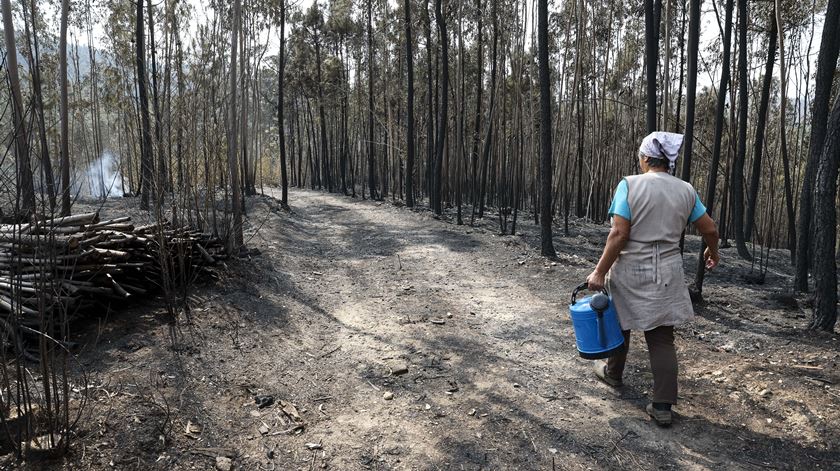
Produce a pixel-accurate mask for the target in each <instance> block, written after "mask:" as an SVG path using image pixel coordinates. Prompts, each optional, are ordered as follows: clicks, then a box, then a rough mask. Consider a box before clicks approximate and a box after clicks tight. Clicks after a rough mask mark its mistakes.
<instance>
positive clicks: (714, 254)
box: [694, 214, 720, 270]
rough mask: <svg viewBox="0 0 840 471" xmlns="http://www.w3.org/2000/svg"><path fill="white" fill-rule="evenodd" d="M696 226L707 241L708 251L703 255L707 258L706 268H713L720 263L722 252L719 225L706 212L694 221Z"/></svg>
mask: <svg viewBox="0 0 840 471" xmlns="http://www.w3.org/2000/svg"><path fill="white" fill-rule="evenodd" d="M694 227H695V228H697V232H699V233H700V235H701V236H703V241H704V242H706V252H705V253H704V254H703V256H704V258H705V259H706V268H707V269H709V270H711V269H713V268H715V267H716V266H718V263H720V252H719V250H718V243H719V242H720V234H718V230H717V225H716V224H715V221H714V220H712V218H711V217H709V215H708V214H704V215H703V216H702V217H701V218H700V219H698V220H696V221H694Z"/></svg>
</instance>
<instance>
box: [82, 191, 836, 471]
mask: <svg viewBox="0 0 840 471" xmlns="http://www.w3.org/2000/svg"><path fill="white" fill-rule="evenodd" d="M292 201H293V213H292V214H287V213H284V212H280V211H277V206H276V204H275V203H272V202H271V201H270V200H267V199H262V198H256V199H254V200H253V201H251V204H250V206H251V208H250V209H251V212H250V224H251V227H250V228H249V231H248V232H249V235H250V236H252V239H251V240H250V242H249V246H250V247H254V248H256V249H258V250H259V252H260V254H259V255H256V254H255V255H254V256H253V257H252V259H251V260H249V261H242V262H239V261H237V262H231V270H232V271H233V272H234V273H233V274H232V275H227V276H226V277H225V279H224V280H223V281H221V282H219V283H217V284H215V285H213V286H211V287H205V288H200V289H199V290H198V291H197V293H196V296H195V299H194V300H195V308H194V309H193V312H192V319H193V322H192V325H190V326H185V327H182V328H181V338H180V340H179V345H182V346H184V348H183V349H182V352H181V353H178V354H176V353H173V352H172V350H171V349H170V348H169V340H168V336H169V329H168V328H167V327H166V326H165V325H163V324H162V322H161V316H160V315H159V314H155V313H148V312H147V311H148V310H146V311H144V310H143V309H142V308H140V307H138V308H135V309H134V310H133V311H131V312H129V313H126V314H120V315H119V316H117V317H116V318H115V319H114V320H113V321H111V322H109V323H108V324H106V325H105V327H104V328H102V329H101V330H100V331H99V332H97V335H96V338H95V339H93V338H91V339H88V342H89V345H88V352H89V353H87V354H85V355H83V362H84V363H85V367H86V368H87V369H88V372H89V373H90V375H91V378H92V382H93V383H94V384H101V385H102V386H100V389H101V391H104V392H101V391H99V390H97V391H98V392H97V394H96V397H95V401H94V403H95V406H96V407H95V412H94V414H93V417H94V418H98V419H97V420H96V421H95V423H97V424H98V425H92V426H91V427H89V430H88V431H87V432H88V434H87V435H85V436H84V437H83V441H84V442H86V446H87V447H86V449H85V456H80V455H79V454H78V452H75V453H76V454H75V455H74V456H73V457H71V458H70V460H71V462H76V463H77V464H79V465H80V466H81V467H90V468H94V469H98V468H99V467H100V466H102V467H106V466H108V465H110V464H111V463H113V464H114V465H115V466H117V467H118V468H136V469H147V468H149V467H155V468H158V469H192V467H195V469H206V468H208V467H213V466H214V465H215V458H216V457H220V456H225V455H228V456H229V457H231V458H232V459H233V461H232V462H233V466H234V468H235V469H284V470H286V469H319V468H325V469H339V470H355V469H473V470H474V469H587V468H591V469H602V468H608V469H628V468H631V469H650V468H671V469H756V468H761V467H764V466H766V465H772V466H775V467H777V468H782V469H784V468H790V469H796V468H804V467H809V468H816V469H829V468H831V467H832V466H834V467H836V466H840V455H838V437H840V435H839V434H838V421H837V420H836V419H837V418H838V412H837V403H838V401H840V396H838V395H837V394H838V393H837V391H838V390H837V389H834V388H833V385H836V384H840V377H838V375H837V374H836V373H835V370H836V366H837V363H838V355H837V348H838V342H837V341H836V337H830V336H826V337H825V338H815V339H812V340H811V341H810V343H805V344H803V345H802V346H799V345H790V343H791V340H790V339H791V338H794V337H791V336H792V335H801V333H795V332H791V331H790V328H789V326H788V324H784V326H782V327H779V326H773V325H770V324H768V323H767V322H763V323H761V324H756V323H754V322H753V321H751V320H749V319H751V318H752V317H755V316H762V315H763V316H765V319H767V317H766V316H767V315H770V314H766V313H771V314H772V313H776V314H773V315H774V316H776V317H773V319H776V318H777V317H778V316H781V318H783V319H788V318H791V316H789V315H788V314H785V313H786V312H788V311H789V309H788V308H785V307H784V306H781V305H777V304H778V303H776V304H773V302H774V301H772V300H771V301H767V302H766V303H765V305H764V306H763V307H759V308H757V309H759V311H754V310H753V311H751V310H750V306H747V307H746V308H745V309H743V310H742V309H740V307H738V306H735V307H733V306H732V305H731V304H726V303H720V308H719V309H718V308H712V307H710V308H708V309H704V310H702V311H701V312H700V314H703V316H702V317H698V321H697V322H696V323H695V324H693V325H692V326H691V327H689V328H687V329H682V330H681V331H680V333H679V337H680V338H679V339H678V348H679V349H680V360H681V364H682V368H683V369H682V372H681V374H682V379H683V380H682V383H681V384H682V389H681V398H682V399H681V401H682V402H681V404H680V406H679V407H678V409H677V410H678V412H679V413H680V416H679V418H678V421H677V423H676V425H675V426H674V427H673V428H671V429H668V430H663V429H660V428H657V427H656V426H655V425H653V424H652V423H651V422H650V421H649V419H648V418H647V416H646V414H645V413H644V411H643V408H644V405H645V404H646V401H647V392H648V389H649V383H650V378H651V377H650V373H649V368H648V365H647V357H646V352H645V350H644V346H643V344H641V343H639V342H638V339H636V340H635V341H634V343H633V346H632V350H633V351H632V353H631V359H630V365H628V377H627V378H626V386H625V387H624V388H623V389H621V390H618V391H615V390H612V389H611V388H609V387H607V386H604V385H602V384H600V383H598V382H597V381H595V380H594V377H593V375H592V374H591V373H590V372H591V370H590V363H589V362H587V361H584V360H581V359H580V358H578V356H577V354H576V351H575V350H574V345H573V333H572V331H571V324H570V322H569V321H568V320H567V318H566V317H565V316H566V314H565V309H566V307H565V306H566V304H567V303H568V296H569V293H570V291H571V288H572V287H573V286H574V285H575V284H577V282H579V281H580V280H581V279H582V278H583V277H585V275H586V274H587V273H588V270H589V269H590V268H591V266H592V265H593V264H594V260H595V259H596V258H597V253H598V250H599V248H598V246H599V244H600V243H601V241H602V240H603V236H604V230H603V228H590V229H589V230H588V232H587V231H584V230H583V229H581V230H579V231H576V232H577V233H578V235H577V236H575V237H571V238H558V239H557V246H558V249H559V250H560V252H561V255H560V258H559V260H558V262H556V263H551V262H548V261H546V260H545V259H543V258H541V257H539V256H538V250H537V248H536V247H535V242H536V240H537V239H536V235H537V233H538V232H537V230H536V228H535V227H533V225H528V224H524V223H523V224H522V226H523V227H521V230H523V231H524V233H525V235H524V236H516V237H511V236H497V235H495V234H494V233H493V232H492V231H491V230H489V229H488V228H470V227H469V226H456V225H453V224H449V223H447V222H444V221H438V220H434V219H433V218H431V217H430V215H429V214H428V213H426V212H412V211H409V210H407V209H405V208H397V207H394V206H392V205H390V204H388V203H373V202H362V201H358V200H353V199H350V198H343V197H339V196H334V195H327V194H323V193H316V192H308V191H294V192H293V194H292ZM257 229H259V230H258V231H257ZM724 273H725V272H724ZM707 296H708V297H709V298H711V299H712V300H714V299H719V298H721V297H725V296H728V292H727V291H725V289H724V288H719V289H718V288H714V287H712V288H710V289H709V294H707ZM714 305H715V303H714V301H713V303H712V306H714ZM716 309H717V310H716ZM786 309H788V310H786ZM727 312H729V313H730V314H731V315H727V314H726V313H727ZM756 312H759V313H758V314H756ZM762 313H764V314H762ZM779 313H781V314H779ZM797 315H799V314H797ZM716 316H717V319H714V317H716ZM751 316H752V317H751ZM722 317H724V318H723V319H722ZM793 319H795V318H793ZM780 322H782V321H780ZM784 322H787V321H784ZM791 322H794V321H791ZM800 322H801V321H800ZM756 325H758V326H759V327H760V328H756V327H755V326H756ZM768 326H769V327H768ZM727 342H728V343H727ZM730 344H731V346H730ZM754 345H758V347H757V348H755V349H754V348H753V346H754ZM788 350H791V352H790V354H786V353H785V352H787V351H788ZM792 350H796V352H795V353H794V352H793V351H792ZM774 358H775V359H776V360H777V362H776V363H775V365H777V367H775V368H774V367H773V366H771V364H773V361H774ZM780 358H787V359H788V360H779V359H780ZM790 358H795V359H797V360H794V362H796V365H799V366H802V367H803V368H799V369H797V368H795V367H788V366H790V360H789V359H790ZM779 362H781V363H779ZM796 365H794V366H796ZM817 370H819V371H817ZM774 372H775V373H774ZM768 374H769V375H770V376H769V377H768ZM774 374H775V376H773V375H774ZM803 374H811V376H814V377H816V378H818V379H815V380H813V382H814V384H811V383H807V382H806V383H807V384H804V385H801V384H797V381H800V379H799V378H801V376H802V375H803ZM776 378H779V379H778V381H779V382H778V383H776ZM820 381H823V382H820ZM800 382H801V381H800ZM826 391H827V392H826ZM254 395H271V396H272V397H273V398H274V399H275V402H274V404H272V405H270V406H268V407H266V408H263V409H259V408H258V407H257V406H256V405H255V403H254V399H253V396H254ZM386 396H387V398H386ZM834 396H836V397H837V398H838V399H833V397H834ZM281 401H282V402H281ZM298 416H299V420H298V418H297V417H298ZM188 423H189V424H190V425H191V426H192V428H189V427H188V425H187V424H188ZM297 425H301V426H302V427H300V428H298V429H297V430H295V428H296V426H297ZM307 445H308V446H307ZM310 448H315V449H314V450H311V449H310Z"/></svg>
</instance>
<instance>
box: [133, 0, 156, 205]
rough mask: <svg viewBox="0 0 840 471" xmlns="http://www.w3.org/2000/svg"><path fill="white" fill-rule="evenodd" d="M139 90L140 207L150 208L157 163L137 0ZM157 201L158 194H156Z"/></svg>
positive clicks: (144, 43) (140, 4)
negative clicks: (151, 127)
mask: <svg viewBox="0 0 840 471" xmlns="http://www.w3.org/2000/svg"><path fill="white" fill-rule="evenodd" d="M136 20H137V24H136V26H137V27H136V30H135V34H136V41H135V44H136V46H137V50H136V52H137V92H138V95H139V97H140V149H141V150H140V167H141V184H140V209H143V210H148V209H149V197H150V196H151V194H152V193H154V192H155V191H153V190H154V188H156V185H155V163H154V159H153V157H152V134H151V130H150V129H149V128H150V124H149V93H148V91H147V90H146V42H145V28H144V26H143V1H142V0H139V1H138V2H137V18H136ZM154 198H155V201H157V195H155V196H154Z"/></svg>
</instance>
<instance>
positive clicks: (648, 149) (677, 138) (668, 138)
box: [639, 131, 683, 170]
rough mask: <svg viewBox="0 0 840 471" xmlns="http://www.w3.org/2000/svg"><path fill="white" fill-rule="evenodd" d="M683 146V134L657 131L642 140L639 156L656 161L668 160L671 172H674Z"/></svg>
mask: <svg viewBox="0 0 840 471" xmlns="http://www.w3.org/2000/svg"><path fill="white" fill-rule="evenodd" d="M682 145H683V135H682V134H676V133H673V132H663V131H656V132H652V133H650V134H648V135H647V136H645V138H644V139H642V145H641V146H639V154H641V155H646V156H648V157H653V158H655V159H668V162H670V166H671V170H674V167H676V161H677V157H678V156H679V153H680V149H681V148H682Z"/></svg>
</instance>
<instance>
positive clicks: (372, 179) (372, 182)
mask: <svg viewBox="0 0 840 471" xmlns="http://www.w3.org/2000/svg"><path fill="white" fill-rule="evenodd" d="M372 15H373V0H368V2H367V56H368V139H367V141H368V189H369V191H370V199H372V200H373V199H376V198H377V197H376V174H375V172H374V168H375V166H374V152H375V147H374V142H373V141H374V135H373V111H374V110H373V80H374V78H373V23H372V21H373V20H372Z"/></svg>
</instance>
